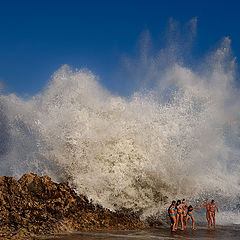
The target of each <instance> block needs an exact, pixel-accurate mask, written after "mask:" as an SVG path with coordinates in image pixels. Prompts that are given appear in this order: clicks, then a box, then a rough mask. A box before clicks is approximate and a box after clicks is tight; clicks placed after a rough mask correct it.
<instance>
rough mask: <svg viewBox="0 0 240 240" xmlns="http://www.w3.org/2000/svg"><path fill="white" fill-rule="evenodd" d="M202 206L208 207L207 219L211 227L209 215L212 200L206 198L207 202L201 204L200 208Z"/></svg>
mask: <svg viewBox="0 0 240 240" xmlns="http://www.w3.org/2000/svg"><path fill="white" fill-rule="evenodd" d="M202 207H206V219H207V221H208V227H209V228H210V225H211V218H210V216H209V210H210V202H209V201H208V200H207V199H206V202H205V203H203V204H202V205H201V206H200V208H202Z"/></svg>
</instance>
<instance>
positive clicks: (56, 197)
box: [0, 173, 149, 239]
mask: <svg viewBox="0 0 240 240" xmlns="http://www.w3.org/2000/svg"><path fill="white" fill-rule="evenodd" d="M148 227H149V225H148V223H146V222H143V221H141V220H140V219H139V218H138V217H136V216H134V215H133V214H130V213H128V212H127V211H118V212H112V211H110V210H108V209H104V208H102V207H101V206H99V205H93V204H92V203H90V202H89V201H88V199H87V198H86V197H85V196H83V195H77V194H76V193H75V191H74V190H73V189H71V188H70V187H69V186H67V185H66V184H64V183H59V184H58V183H54V182H53V181H52V180H51V178H50V177H49V176H47V175H46V176H43V177H39V176H38V175H36V174H32V173H29V174H25V175H23V176H22V177H21V178H20V179H19V180H18V181H17V180H16V179H15V178H13V177H7V176H3V177H1V178H0V237H1V239H9V238H10V239H32V238H34V237H35V236H38V235H51V234H56V233H67V232H69V231H97V230H133V229H145V228H148Z"/></svg>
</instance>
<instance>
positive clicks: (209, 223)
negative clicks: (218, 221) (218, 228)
mask: <svg viewBox="0 0 240 240" xmlns="http://www.w3.org/2000/svg"><path fill="white" fill-rule="evenodd" d="M211 223H212V213H211V212H209V219H208V228H210V227H211Z"/></svg>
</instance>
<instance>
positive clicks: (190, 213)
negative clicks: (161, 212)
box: [185, 205, 201, 230]
mask: <svg viewBox="0 0 240 240" xmlns="http://www.w3.org/2000/svg"><path fill="white" fill-rule="evenodd" d="M194 209H201V207H192V205H190V206H189V207H188V211H187V216H186V219H185V228H187V221H188V219H189V218H191V219H192V230H195V228H194V223H195V221H194V215H193V210H194Z"/></svg>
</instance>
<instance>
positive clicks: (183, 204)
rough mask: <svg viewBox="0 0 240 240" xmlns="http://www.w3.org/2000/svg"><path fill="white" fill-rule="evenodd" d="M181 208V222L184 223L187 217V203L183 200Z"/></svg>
mask: <svg viewBox="0 0 240 240" xmlns="http://www.w3.org/2000/svg"><path fill="white" fill-rule="evenodd" d="M182 207H183V221H185V222H186V217H187V208H188V206H187V203H186V202H185V199H183V200H182Z"/></svg>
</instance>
